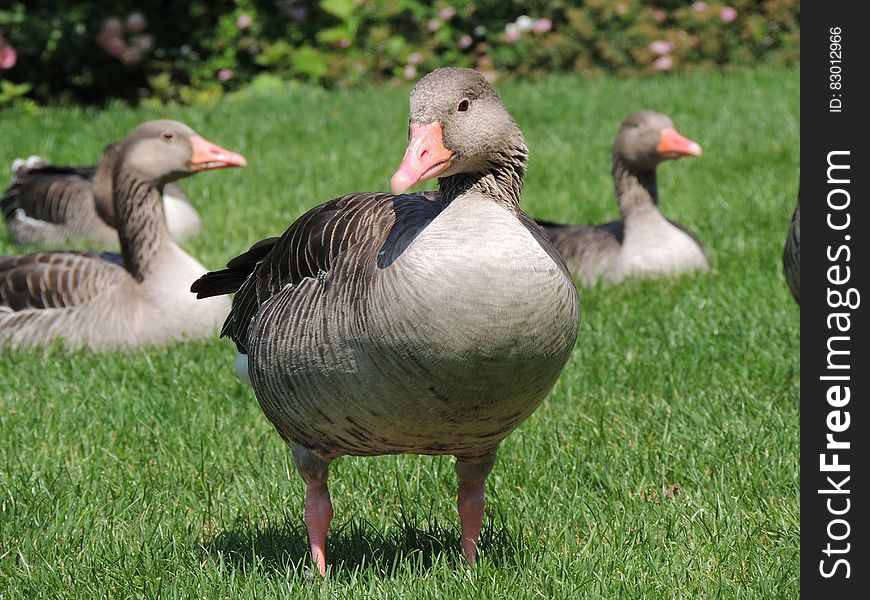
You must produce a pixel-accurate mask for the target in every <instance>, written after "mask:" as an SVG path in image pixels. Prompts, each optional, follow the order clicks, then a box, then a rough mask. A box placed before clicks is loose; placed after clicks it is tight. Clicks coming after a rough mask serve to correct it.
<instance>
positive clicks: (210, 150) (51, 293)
mask: <svg viewBox="0 0 870 600" xmlns="http://www.w3.org/2000/svg"><path fill="white" fill-rule="evenodd" d="M244 164H245V159H244V157H243V156H241V155H240V154H236V153H234V152H229V151H228V150H224V149H222V148H220V147H219V146H217V145H215V144H213V143H211V142H209V141H207V140H205V139H203V138H202V137H200V136H199V135H197V134H196V133H195V132H194V131H193V130H192V129H191V128H190V127H188V126H187V125H184V124H183V123H179V122H177V121H168V120H159V121H149V122H147V123H143V124H142V125H140V126H138V127H136V128H135V129H133V130H132V131H131V132H130V134H129V135H128V136H127V137H126V138H125V139H124V140H123V141H122V142H121V144H120V145H119V146H118V148H117V157H116V160H115V161H114V166H113V169H112V171H111V176H112V179H113V182H114V183H113V185H112V187H113V190H114V192H113V197H114V209H115V212H116V215H117V223H118V236H119V239H120V242H121V254H120V255H118V254H110V253H98V252H39V253H36V254H24V255H18V256H0V348H3V347H22V346H42V345H47V344H53V343H55V342H57V341H60V342H62V343H63V344H65V345H66V346H68V347H70V348H79V347H87V348H90V349H92V350H95V351H103V350H111V349H116V348H121V349H124V348H129V349H131V348H134V347H137V346H140V345H143V344H166V343H169V342H172V341H174V340H177V339H180V338H185V337H190V338H195V337H208V336H211V335H213V334H214V333H215V332H216V331H217V330H218V328H219V327H220V324H221V322H222V321H223V319H224V318H225V317H226V316H227V314H228V312H229V309H230V303H229V301H228V300H227V299H226V298H214V299H211V300H209V301H207V302H205V303H201V302H196V300H195V298H194V296H193V294H190V293H189V291H188V289H187V288H188V287H189V283H187V282H189V281H190V280H192V279H195V278H196V277H199V276H200V275H202V274H203V273H205V272H206V269H205V267H203V266H202V265H201V264H199V263H198V262H197V261H196V260H195V259H194V258H193V257H191V256H190V255H189V254H187V253H186V252H185V251H184V250H182V249H181V248H180V247H179V246H178V245H177V244H176V243H175V242H174V241H173V240H172V238H171V237H170V236H169V231H168V229H167V227H166V220H165V219H164V217H163V202H162V201H161V189H162V188H163V187H164V186H165V185H166V184H167V183H168V182H170V181H174V180H176V179H180V178H182V177H186V176H188V175H191V174H193V173H196V172H199V171H206V170H211V169H220V168H224V167H232V166H243V165H244Z"/></svg>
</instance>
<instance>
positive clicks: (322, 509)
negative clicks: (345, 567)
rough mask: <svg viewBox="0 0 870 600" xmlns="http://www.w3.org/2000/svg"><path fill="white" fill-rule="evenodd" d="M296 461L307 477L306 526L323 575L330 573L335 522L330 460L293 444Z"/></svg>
mask: <svg viewBox="0 0 870 600" xmlns="http://www.w3.org/2000/svg"><path fill="white" fill-rule="evenodd" d="M293 460H294V461H295V462H296V469H297V470H298V471H299V474H300V475H301V476H302V479H303V480H305V527H306V528H307V529H308V543H309V544H310V545H311V558H313V559H314V564H315V565H317V570H318V571H319V572H320V574H321V575H324V576H325V575H326V534H327V532H328V531H329V524H330V523H331V522H332V515H333V511H332V501H331V500H330V499H329V488H328V487H327V485H326V479H327V477H328V476H329V461H328V460H324V459H323V458H322V457H320V456H319V455H317V454H315V453H314V452H312V451H311V450H308V449H306V448H303V447H302V446H298V445H296V444H293Z"/></svg>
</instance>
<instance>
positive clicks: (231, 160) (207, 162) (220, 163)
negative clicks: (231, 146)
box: [190, 136, 248, 171]
mask: <svg viewBox="0 0 870 600" xmlns="http://www.w3.org/2000/svg"><path fill="white" fill-rule="evenodd" d="M190 144H191V146H193V156H191V157H190V167H191V170H193V171H207V170H210V169H224V168H226V167H244V166H245V165H246V164H248V161H247V160H245V157H244V156H242V155H241V154H237V153H235V152H231V151H229V150H225V149H224V148H221V147H220V146H218V145H217V144H214V143H212V142H210V141H208V140H207V139H205V138H202V137H200V136H194V137H192V138H190Z"/></svg>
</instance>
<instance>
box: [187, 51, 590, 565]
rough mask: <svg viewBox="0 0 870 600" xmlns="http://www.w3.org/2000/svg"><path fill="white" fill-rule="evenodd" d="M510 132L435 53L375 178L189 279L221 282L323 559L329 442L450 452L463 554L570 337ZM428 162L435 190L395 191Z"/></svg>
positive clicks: (566, 296) (486, 97) (514, 131)
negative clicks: (492, 476) (384, 180)
mask: <svg viewBox="0 0 870 600" xmlns="http://www.w3.org/2000/svg"><path fill="white" fill-rule="evenodd" d="M526 161H527V150H526V145H525V141H524V139H523V135H522V132H521V131H520V129H519V127H518V126H517V125H516V123H515V122H514V120H513V119H512V118H511V116H510V114H509V113H508V112H507V109H506V108H505V107H504V105H503V104H502V102H501V100H500V99H499V96H498V95H497V94H496V92H495V91H494V90H493V89H492V88H491V87H490V85H489V84H488V83H487V82H486V80H485V79H484V78H483V77H482V76H481V75H480V74H479V73H477V72H475V71H473V70H470V69H458V68H443V69H438V70H435V71H433V72H432V73H430V74H428V75H427V76H425V77H424V78H422V79H421V80H420V81H419V82H418V83H417V84H416V86H415V87H414V88H413V90H412V92H411V98H410V119H409V143H408V147H407V151H406V153H405V156H404V159H403V161H402V163H401V165H400V166H399V168H398V170H397V171H396V173H395V175H393V177H392V179H391V189H392V191H393V193H392V194H388V193H356V194H350V195H346V196H341V197H339V198H335V199H333V200H331V201H329V202H326V203H325V204H321V205H319V206H317V207H315V208H313V209H311V210H310V211H308V212H307V213H305V214H304V215H303V216H301V217H300V218H299V219H298V220H297V221H296V222H294V223H293V224H292V225H291V226H290V228H289V229H287V231H286V232H285V233H284V234H283V235H282V236H281V237H280V238H269V239H267V240H263V241H262V242H258V243H257V244H255V245H254V246H253V247H252V248H251V249H250V250H249V251H248V252H246V253H244V254H242V255H241V256H239V257H237V258H235V259H233V260H232V261H230V262H229V264H228V265H227V268H226V269H224V270H223V271H218V272H215V273H209V274H207V275H205V276H204V277H202V278H201V279H200V280H198V281H197V282H195V283H194V284H193V286H192V291H195V292H197V295H198V297H201V298H207V297H211V296H213V295H215V294H226V293H231V292H236V295H235V299H234V301H233V308H232V310H231V311H230V315H229V316H228V317H227V320H226V323H225V324H224V327H223V330H222V336H228V337H230V338H231V339H232V340H233V341H234V342H235V344H236V346H237V349H238V351H239V353H240V355H241V359H240V364H241V365H242V366H244V367H246V370H247V375H248V377H249V379H250V382H251V385H252V387H253V389H254V392H255V394H256V397H257V399H258V401H259V403H260V406H261V408H262V409H263V411H264V413H265V415H266V417H267V418H268V419H269V420H270V421H271V422H272V424H273V425H274V427H275V428H276V430H277V432H278V433H279V434H280V436H281V437H282V438H283V439H284V440H285V441H286V442H287V443H288V444H289V446H290V447H291V450H292V455H293V458H294V461H295V464H296V468H297V470H298V472H299V474H300V476H301V477H302V479H303V480H304V482H305V485H306V496H305V509H304V521H305V524H306V527H307V530H308V538H309V544H310V551H311V556H312V558H313V560H314V563H315V565H316V567H317V569H318V571H319V572H320V574H321V575H325V574H326V550H325V541H326V535H327V530H328V528H329V524H330V522H331V520H332V517H333V508H332V502H331V499H330V496H329V490H328V487H327V476H328V469H329V465H330V463H331V462H332V461H333V460H335V459H336V458H338V457H340V456H345V455H351V456H375V455H384V454H398V453H414V454H432V455H453V456H455V457H456V463H455V471H456V474H457V478H458V482H459V484H458V500H457V508H458V512H459V518H460V524H461V543H460V545H461V550H462V553H463V555H464V557H465V559H466V560H467V561H468V562H469V563H474V561H475V559H476V555H477V539H478V535H479V533H480V528H481V522H482V518H483V507H484V482H485V481H486V478H487V476H488V474H489V472H490V470H491V469H492V467H493V464H494V462H495V456H496V451H497V449H498V446H499V444H500V443H501V441H502V440H504V439H505V437H507V436H508V434H510V433H511V431H513V430H514V429H515V428H516V427H517V426H518V425H520V423H522V422H523V421H524V420H526V419H527V418H528V417H529V416H530V415H531V414H532V412H533V411H534V410H535V409H536V408H537V407H538V405H539V404H540V403H541V402H542V401H543V399H544V397H545V396H546V395H547V394H548V392H549V391H550V389H551V388H552V387H553V385H554V383H555V381H556V379H557V378H558V377H559V374H560V372H561V371H562V368H563V367H564V366H565V363H566V361H567V360H568V358H569V356H570V354H571V351H572V349H573V347H574V343H575V339H576V337H577V327H578V314H579V306H578V299H577V291H576V288H575V286H574V284H573V282H572V280H571V276H570V273H569V272H568V270H567V268H566V267H565V264H564V261H563V260H562V258H561V257H560V256H559V254H558V252H556V251H555V249H554V248H553V247H552V245H551V244H550V243H549V242H548V241H547V239H546V237H545V236H544V235H543V234H542V232H541V230H540V228H539V227H538V226H537V225H536V224H535V222H534V221H533V220H532V219H531V218H530V217H528V216H527V215H526V214H525V213H523V211H522V210H521V209H520V195H521V191H522V185H523V178H524V175H525V171H526ZM434 177H438V183H439V189H440V194H428V193H424V194H406V193H404V192H406V191H407V190H408V189H410V188H411V187H412V186H414V185H416V184H418V183H420V182H422V181H426V180H429V179H432V178H434Z"/></svg>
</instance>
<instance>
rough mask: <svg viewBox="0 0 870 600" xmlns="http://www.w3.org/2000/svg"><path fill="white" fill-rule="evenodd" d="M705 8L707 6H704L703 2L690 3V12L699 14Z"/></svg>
mask: <svg viewBox="0 0 870 600" xmlns="http://www.w3.org/2000/svg"><path fill="white" fill-rule="evenodd" d="M705 8H707V5H706V4H704V3H703V2H693V3H692V10H694V11H695V12H701V11H702V10H704V9H705Z"/></svg>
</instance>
